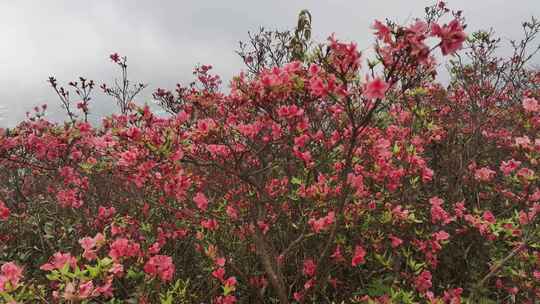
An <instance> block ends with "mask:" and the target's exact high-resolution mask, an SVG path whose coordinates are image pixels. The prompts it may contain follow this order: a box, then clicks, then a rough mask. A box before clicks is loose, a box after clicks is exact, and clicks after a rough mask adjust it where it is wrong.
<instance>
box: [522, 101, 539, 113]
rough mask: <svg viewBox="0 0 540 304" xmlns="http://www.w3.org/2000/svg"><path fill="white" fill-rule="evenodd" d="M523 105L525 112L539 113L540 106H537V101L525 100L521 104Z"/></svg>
mask: <svg viewBox="0 0 540 304" xmlns="http://www.w3.org/2000/svg"><path fill="white" fill-rule="evenodd" d="M521 104H522V105H523V109H525V111H526V112H538V111H540V105H539V104H538V100H536V99H534V98H525V99H523V101H522V102H521Z"/></svg>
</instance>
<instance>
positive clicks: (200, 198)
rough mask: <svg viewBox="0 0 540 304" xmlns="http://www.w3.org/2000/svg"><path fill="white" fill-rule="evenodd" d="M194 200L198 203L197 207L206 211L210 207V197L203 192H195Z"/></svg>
mask: <svg viewBox="0 0 540 304" xmlns="http://www.w3.org/2000/svg"><path fill="white" fill-rule="evenodd" d="M193 201H194V202H195V204H196V205H197V208H199V209H201V210H202V211H206V209H207V208H208V199H207V198H206V196H205V195H204V194H203V193H201V192H197V194H195V197H194V198H193Z"/></svg>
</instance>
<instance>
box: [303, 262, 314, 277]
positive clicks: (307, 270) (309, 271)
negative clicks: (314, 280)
mask: <svg viewBox="0 0 540 304" xmlns="http://www.w3.org/2000/svg"><path fill="white" fill-rule="evenodd" d="M316 271H317V265H316V264H315V262H314V261H313V259H307V260H305V261H304V269H303V273H304V275H305V276H307V277H312V276H314V275H315V272H316Z"/></svg>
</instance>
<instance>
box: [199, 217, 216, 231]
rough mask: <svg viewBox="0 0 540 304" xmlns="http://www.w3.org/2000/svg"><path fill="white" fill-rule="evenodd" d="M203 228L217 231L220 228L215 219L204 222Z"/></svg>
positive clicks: (202, 222)
mask: <svg viewBox="0 0 540 304" xmlns="http://www.w3.org/2000/svg"><path fill="white" fill-rule="evenodd" d="M201 226H202V227H203V228H205V229H208V230H216V229H217V228H218V227H219V224H218V221H216V220H215V219H209V220H202V221H201Z"/></svg>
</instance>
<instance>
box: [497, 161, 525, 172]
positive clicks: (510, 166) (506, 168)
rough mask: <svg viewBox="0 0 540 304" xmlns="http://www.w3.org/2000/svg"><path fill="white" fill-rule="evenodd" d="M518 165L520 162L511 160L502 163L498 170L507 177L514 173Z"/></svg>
mask: <svg viewBox="0 0 540 304" xmlns="http://www.w3.org/2000/svg"><path fill="white" fill-rule="evenodd" d="M520 165H521V162H520V161H516V160H513V159H511V160H509V161H503V162H502V163H501V166H500V167H499V169H501V171H502V173H503V174H504V175H505V176H508V175H509V174H510V173H512V172H513V171H515V170H516V169H517V168H518V167H519V166H520Z"/></svg>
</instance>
